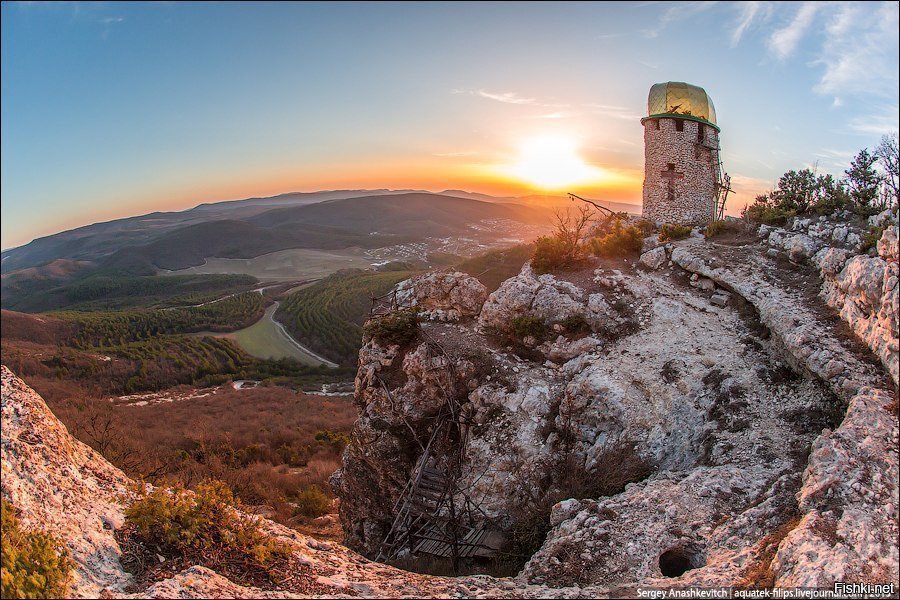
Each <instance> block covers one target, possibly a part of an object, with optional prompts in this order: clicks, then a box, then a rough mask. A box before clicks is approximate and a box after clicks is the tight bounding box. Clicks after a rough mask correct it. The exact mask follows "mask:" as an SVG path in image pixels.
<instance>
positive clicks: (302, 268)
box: [160, 248, 375, 281]
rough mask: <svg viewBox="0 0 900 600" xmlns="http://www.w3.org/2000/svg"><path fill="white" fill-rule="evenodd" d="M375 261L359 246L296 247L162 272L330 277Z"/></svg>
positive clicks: (265, 278)
mask: <svg viewBox="0 0 900 600" xmlns="http://www.w3.org/2000/svg"><path fill="white" fill-rule="evenodd" d="M372 262H375V261H373V260H372V259H370V258H369V257H367V256H365V254H364V253H363V251H362V250H360V249H358V248H348V249H346V250H333V251H327V250H311V249H308V248H294V249H291V250H280V251H278V252H270V253H269V254H263V255H262V256H257V257H255V258H208V259H206V263H205V264H203V265H200V266H197V267H190V268H187V269H180V270H178V271H162V272H161V273H160V274H161V275H200V274H203V275H207V274H244V275H252V276H253V277H256V278H257V279H259V280H261V281H288V280H295V279H315V278H319V277H326V276H328V275H331V274H332V273H334V272H335V271H338V270H340V269H350V268H358V269H367V268H369V267H371V266H372Z"/></svg>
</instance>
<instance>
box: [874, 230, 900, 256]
mask: <svg viewBox="0 0 900 600" xmlns="http://www.w3.org/2000/svg"><path fill="white" fill-rule="evenodd" d="M876 248H877V250H878V256H880V257H881V258H882V259H884V260H886V261H888V262H891V261H893V262H897V260H898V259H900V251H898V244H897V226H896V225H895V226H893V227H887V228H885V230H884V231H883V232H882V233H881V239H880V240H878V242H877V243H876Z"/></svg>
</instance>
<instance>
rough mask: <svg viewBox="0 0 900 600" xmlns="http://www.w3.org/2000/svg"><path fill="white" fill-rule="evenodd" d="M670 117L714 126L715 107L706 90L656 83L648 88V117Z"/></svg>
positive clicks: (681, 83)
mask: <svg viewBox="0 0 900 600" xmlns="http://www.w3.org/2000/svg"><path fill="white" fill-rule="evenodd" d="M672 115H683V116H686V117H693V118H694V119H695V120H698V121H704V122H706V123H709V124H710V125H716V107H715V106H713V101H712V98H710V97H709V94H707V93H706V90H704V89H703V88H702V87H699V86H696V85H691V84H689V83H684V82H682V81H668V82H666V83H657V84H655V85H654V86H653V87H651V88H650V95H649V97H648V98H647V116H648V117H659V116H672ZM716 129H718V126H716Z"/></svg>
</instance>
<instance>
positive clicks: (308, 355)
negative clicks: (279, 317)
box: [196, 302, 337, 367]
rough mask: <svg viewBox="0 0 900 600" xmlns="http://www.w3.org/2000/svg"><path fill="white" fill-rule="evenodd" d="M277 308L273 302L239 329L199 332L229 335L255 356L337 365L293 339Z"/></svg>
mask: <svg viewBox="0 0 900 600" xmlns="http://www.w3.org/2000/svg"><path fill="white" fill-rule="evenodd" d="M276 310H278V302H275V303H274V304H272V306H270V307H269V308H268V309H267V310H266V312H265V314H264V315H263V316H262V318H261V319H260V320H259V321H257V322H256V323H254V324H253V325H251V326H249V327H246V328H244V329H240V330H238V331H233V332H231V333H226V334H221V333H215V332H211V331H204V332H200V333H199V334H196V335H199V336H204V335H212V336H217V337H225V338H228V339H230V340H232V341H234V342H236V343H237V344H238V345H239V346H240V347H241V348H242V349H243V350H244V351H245V352H247V354H249V355H251V356H255V357H256V358H274V359H279V358H293V359H296V360H298V361H300V362H301V363H303V364H304V365H310V366H313V367H315V366H318V365H323V364H324V365H326V366H337V365H335V364H334V363H333V362H331V361H329V360H327V359H324V358H321V357H319V356H317V355H316V354H315V353H313V352H311V351H310V350H308V349H306V348H304V347H303V346H301V345H300V344H299V343H297V342H296V341H295V340H294V339H293V338H291V337H290V336H289V334H288V333H287V331H285V329H284V327H283V326H282V325H281V324H280V323H278V322H277V321H275V319H274V315H275V311H276Z"/></svg>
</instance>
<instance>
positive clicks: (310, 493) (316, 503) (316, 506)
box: [294, 484, 331, 519]
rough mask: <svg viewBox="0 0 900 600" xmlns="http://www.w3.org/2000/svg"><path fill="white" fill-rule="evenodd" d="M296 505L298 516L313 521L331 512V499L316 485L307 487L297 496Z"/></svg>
mask: <svg viewBox="0 0 900 600" xmlns="http://www.w3.org/2000/svg"><path fill="white" fill-rule="evenodd" d="M295 504H296V506H295V508H294V510H295V512H296V513H297V514H299V515H302V516H304V517H308V518H311V519H314V518H316V517H321V516H322V515H324V514H327V513H328V511H329V510H331V499H330V498H329V497H328V496H327V495H325V492H323V491H322V489H321V488H320V487H319V486H317V485H315V484H313V485H308V486H306V487H305V488H304V489H303V491H302V492H300V493H299V494H297V500H296V502H295Z"/></svg>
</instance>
